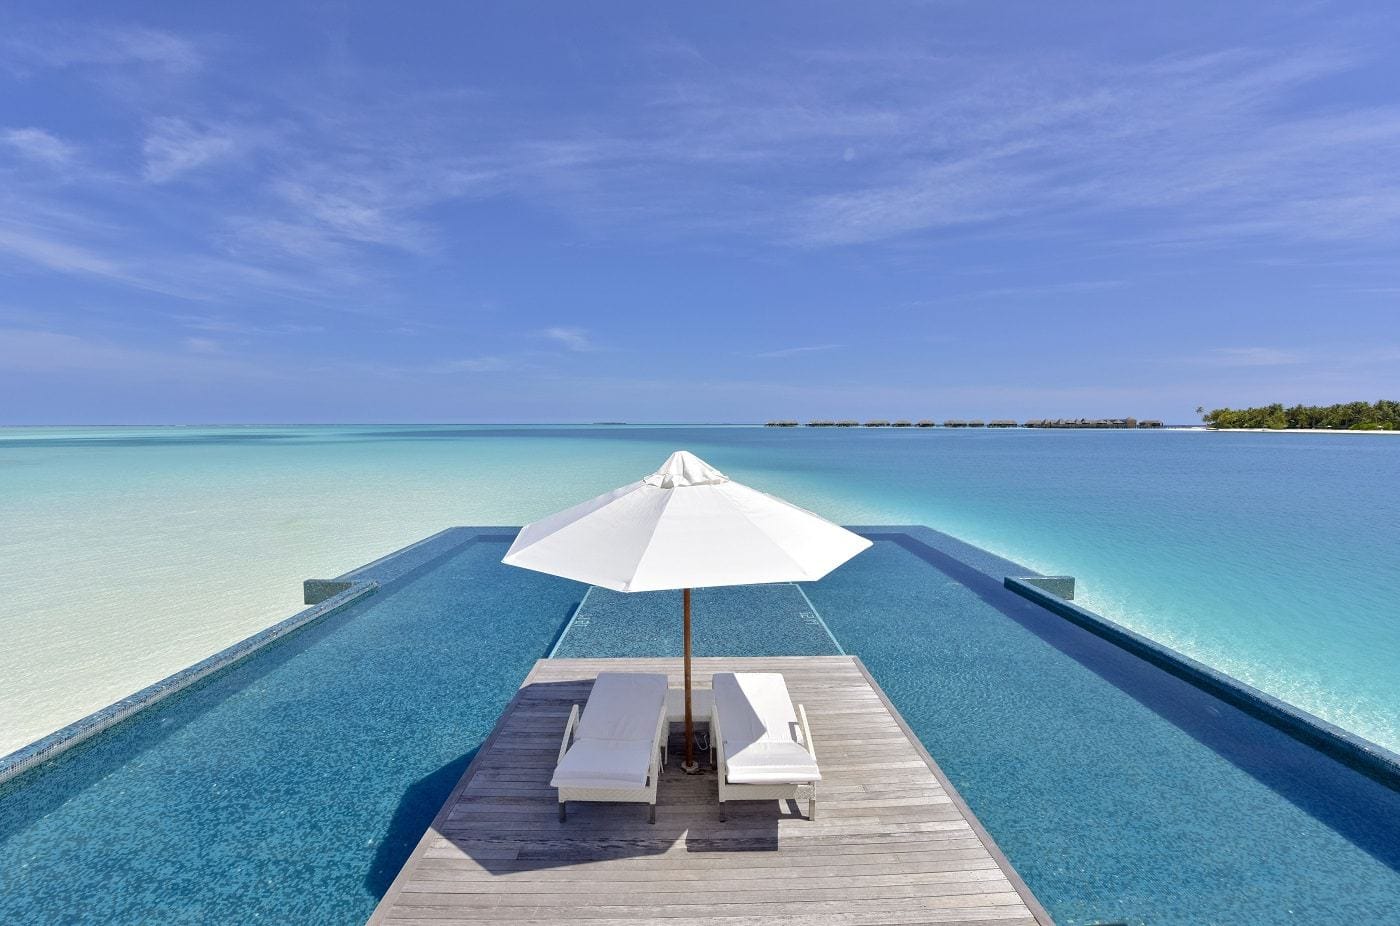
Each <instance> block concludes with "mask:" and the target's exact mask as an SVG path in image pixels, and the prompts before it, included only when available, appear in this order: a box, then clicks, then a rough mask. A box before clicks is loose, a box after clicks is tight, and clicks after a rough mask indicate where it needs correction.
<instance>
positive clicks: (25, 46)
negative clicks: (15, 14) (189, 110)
mask: <svg viewBox="0 0 1400 926" xmlns="http://www.w3.org/2000/svg"><path fill="white" fill-rule="evenodd" d="M0 49H3V50H4V52H5V54H4V56H3V57H0V61H4V62H6V64H7V65H8V68H9V69H10V70H11V72H12V73H21V74H22V73H25V71H26V70H27V69H30V68H69V67H81V66H100V67H113V66H122V65H132V64H136V65H149V66H155V67H159V68H162V69H165V70H169V71H173V72H178V73H184V72H190V71H195V70H198V69H199V68H200V66H201V65H202V64H203V60H204V58H203V55H202V54H201V53H200V51H199V50H198V47H197V45H196V44H195V43H194V42H191V41H190V40H188V39H186V38H184V37H182V36H179V35H175V34H174V33H171V32H167V31H163V30H160V29H149V28H146V27H143V26H133V25H108V24H99V23H81V24H79V23H52V24H45V25H39V26H28V27H24V26H20V27H16V26H14V25H10V26H9V28H8V29H7V34H6V35H5V37H4V38H0Z"/></svg>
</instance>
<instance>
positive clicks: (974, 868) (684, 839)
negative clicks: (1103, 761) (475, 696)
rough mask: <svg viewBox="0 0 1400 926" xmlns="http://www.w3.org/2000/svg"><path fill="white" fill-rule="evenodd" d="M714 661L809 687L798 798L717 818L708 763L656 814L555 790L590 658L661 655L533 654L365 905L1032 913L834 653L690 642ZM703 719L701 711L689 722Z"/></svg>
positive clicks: (900, 919)
mask: <svg viewBox="0 0 1400 926" xmlns="http://www.w3.org/2000/svg"><path fill="white" fill-rule="evenodd" d="M695 669H696V672H695V683H696V686H697V687H708V685H709V683H710V678H711V676H712V675H713V673H714V672H717V671H764V672H781V673H783V675H784V677H785V680H786V681H787V685H788V689H789V691H790V692H791V693H792V695H793V699H794V700H795V701H797V702H799V703H801V704H803V705H805V707H806V710H807V714H808V717H809V720H810V721H811V725H812V736H813V740H814V742H815V743H816V747H817V757H818V762H819V764H820V765H821V768H822V774H823V780H822V782H821V784H820V785H819V786H818V798H819V804H820V810H819V813H818V819H817V820H815V821H812V820H807V819H806V818H805V816H804V814H805V805H797V804H794V803H793V802H780V801H751V802H740V803H732V804H731V805H729V809H728V817H729V821H728V822H727V823H721V822H719V819H718V807H717V804H716V799H715V782H714V774H713V772H712V771H710V772H708V773H707V774H702V775H697V776H686V775H683V774H680V773H679V770H678V769H677V768H676V767H675V765H674V757H675V756H676V755H677V754H678V753H679V751H680V747H681V740H680V737H679V735H678V734H673V736H672V740H671V747H672V756H673V764H672V766H671V767H670V768H668V769H666V770H665V771H664V772H663V775H662V778H661V782H660V787H659V791H658V806H657V822H656V823H655V824H649V823H647V822H646V811H645V808H643V807H639V806H636V805H601V804H571V805H570V814H569V819H568V821H567V822H564V823H560V822H559V820H558V817H557V811H558V804H557V802H556V795H555V792H554V790H553V789H552V788H550V787H549V779H550V777H551V774H552V772H553V768H554V762H555V760H556V757H557V755H558V744H559V737H560V736H561V735H562V732H563V727H564V723H565V720H566V718H567V717H568V713H569V708H570V706H571V705H573V704H581V703H583V702H585V701H586V700H587V697H588V692H589V689H590V687H591V685H592V682H593V679H594V678H595V677H596V676H597V674H598V673H599V672H601V671H629V672H647V671H652V672H664V673H665V674H666V675H667V677H668V678H669V679H670V680H671V684H672V685H673V686H676V687H679V685H680V684H681V680H682V670H681V665H680V662H679V660H674V659H635V660H634V659H627V660H610V659H552V660H541V661H540V662H538V663H536V665H535V667H534V668H533V670H532V671H531V672H530V675H529V677H528V678H527V679H526V680H525V683H524V684H523V685H522V686H521V689H520V691H519V692H517V694H516V697H515V698H514V700H512V702H511V704H510V706H508V707H507V709H506V711H505V712H504V713H503V714H502V716H501V719H500V721H499V722H498V723H497V725H496V729H495V730H494V731H493V732H492V734H491V736H490V737H489V738H488V739H487V741H486V743H484V744H483V745H482V747H481V749H480V750H478V752H477V756H476V758H475V760H474V761H473V763H472V765H471V766H470V767H469V768H468V769H467V772H466V774H465V775H463V777H462V780H461V781H460V782H459V783H458V785H457V787H456V788H455V789H454V791H453V793H452V795H451V796H450V797H449V798H448V800H447V802H446V803H445V804H444V805H443V807H442V809H441V811H440V812H439V813H438V816H437V819H435V820H434V822H433V825H432V826H431V827H430V828H429V830H428V832H427V833H425V834H424V836H423V839H422V840H421V841H420V843H419V845H418V847H417V848H416V849H415V851H414V852H413V854H412V855H411V856H410V858H409V860H408V862H407V863H406V864H405V865H404V867H403V869H402V871H400V872H399V875H398V877H397V878H396V879H395V880H394V883H393V884H392V885H391V887H390V888H389V891H388V892H387V893H386V894H385V896H384V899H383V900H382V901H381V903H380V905H379V907H378V909H376V911H375V913H374V915H373V916H372V917H371V920H370V921H371V923H375V924H380V926H386V924H391V923H392V924H398V926H412V924H420V926H427V924H430V923H431V924H434V926H439V924H445V923H454V922H456V923H473V924H479V923H492V922H497V923H509V924H511V926H546V924H548V926H562V924H565V923H569V922H573V921H577V920H584V921H586V922H587V923H588V924H589V926H623V924H629V926H630V924H635V923H640V922H667V921H671V920H675V919H678V918H680V917H691V918H701V917H703V918H704V919H705V920H706V921H709V920H715V921H718V922H719V923H720V924H721V926H779V924H785V926H786V924H796V923H800V924H802V926H857V924H863V926H913V924H918V923H942V924H945V926H946V924H957V923H967V924H972V923H1018V924H1025V926H1048V924H1049V923H1050V920H1049V918H1048V916H1046V915H1045V914H1044V911H1043V910H1042V909H1041V908H1040V907H1039V904H1037V903H1036V902H1035V900H1034V898H1033V897H1031V896H1030V893H1029V891H1028V890H1027V889H1026V888H1025V886H1024V885H1023V884H1022V883H1021V881H1020V879H1019V878H1018V877H1017V876H1016V875H1015V872H1014V871H1012V870H1011V868H1010V865H1009V864H1008V863H1007V862H1006V860H1005V858H1004V857H1003V856H1001V854H1000V852H998V851H996V848H995V844H994V843H992V842H991V840H990V837H988V836H987V835H986V833H985V831H983V829H982V828H981V825H980V824H978V823H977V821H976V819H975V818H974V817H973V816H972V814H971V812H970V811H969V810H968V808H967V806H966V804H965V803H964V802H963V801H962V799H961V798H960V797H959V796H958V795H957V793H956V792H955V791H954V790H953V788H952V785H951V784H950V783H949V782H948V781H947V778H946V776H944V775H943V774H942V773H941V771H940V770H938V768H937V765H936V764H935V763H934V762H933V760H932V758H931V757H929V756H928V754H927V753H926V752H925V751H924V749H923V747H922V746H921V745H920V744H919V743H918V741H917V740H916V739H915V738H914V737H913V735H912V733H911V732H910V731H909V730H908V728H907V726H906V725H905V724H904V723H903V720H902V719H901V718H900V717H899V716H898V714H897V713H896V712H895V711H894V709H893V708H892V707H891V706H890V704H889V702H888V700H887V699H886V698H885V697H884V693H883V692H881V691H880V690H879V688H878V686H877V685H875V684H874V682H873V680H872V679H870V677H869V676H868V674H867V673H866V672H865V671H864V667H863V666H861V665H860V662H859V660H857V659H855V658H853V657H849V656H821V657H780V658H775V659H764V658H739V659H698V660H696V661H695ZM704 719H705V718H701V720H702V721H703V720H704Z"/></svg>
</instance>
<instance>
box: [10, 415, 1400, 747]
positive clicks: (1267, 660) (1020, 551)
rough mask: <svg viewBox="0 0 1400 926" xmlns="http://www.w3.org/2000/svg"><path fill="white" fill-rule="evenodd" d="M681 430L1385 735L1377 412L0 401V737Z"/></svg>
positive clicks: (578, 484) (1391, 443)
mask: <svg viewBox="0 0 1400 926" xmlns="http://www.w3.org/2000/svg"><path fill="white" fill-rule="evenodd" d="M677 448H686V449H690V450H692V451H694V452H696V453H698V454H700V455H701V456H702V457H705V458H706V459H708V460H709V461H710V462H712V463H713V464H715V465H716V466H718V467H719V468H720V469H722V470H725V471H726V472H728V473H729V474H730V475H732V476H734V477H736V478H739V479H741V480H744V481H746V482H750V483H752V484H754V485H756V486H758V487H760V488H764V489H767V490H769V491H772V492H774V493H777V494H780V495H783V496H785V497H787V498H790V499H792V500H793V501H795V502H798V503H799V504H802V505H805V506H807V507H809V508H812V509H814V510H816V511H819V512H821V513H822V514H824V515H827V516H828V517H831V518H833V519H836V520H840V521H843V522H846V523H862V524H880V523H886V524H904V523H918V524H927V525H929V526H931V527H934V528H937V529H939V530H942V531H945V532H948V533H951V534H954V535H956V536H958V537H961V538H963V539H964V540H967V541H970V542H972V543H974V544H977V545H979V546H982V547H985V548H987V549H989V550H992V551H994V552H997V553H1000V554H1002V555H1005V556H1006V557H1008V558H1010V559H1014V560H1018V561H1020V562H1024V563H1026V564H1028V565H1030V566H1033V567H1034V568H1037V569H1039V570H1041V571H1043V572H1051V573H1068V574H1071V575H1074V576H1076V577H1078V579H1079V583H1080V586H1079V587H1080V595H1079V600H1080V601H1081V602H1082V603H1084V604H1086V605H1088V606H1089V607H1091V608H1094V609H1096V610H1099V611H1101V612H1103V613H1105V614H1107V615H1109V616H1111V617H1114V618H1115V619H1118V620H1120V621H1122V622H1123V623H1125V624H1128V625H1129V626H1131V627H1133V628H1135V629H1137V630H1139V631H1142V632H1143V633H1146V634H1148V635H1149V636H1152V637H1154V638H1155V639H1158V640H1160V641H1162V642H1164V643H1167V644H1168V645H1171V646H1173V647H1176V648H1178V649H1180V650H1182V651H1184V652H1186V653H1188V654H1189V655H1192V656H1194V657H1196V658H1198V659H1201V660H1203V661H1205V662H1207V663H1209V664H1211V665H1214V666H1216V667H1218V668H1221V669H1223V670H1225V671H1227V672H1229V673H1231V674H1233V675H1235V676H1237V677H1239V678H1241V679H1243V680H1245V681H1247V682H1249V683H1250V684H1253V685H1256V686H1258V687H1260V688H1262V689H1264V690H1266V691H1268V692H1270V693H1272V694H1275V695H1278V696H1279V697H1282V698H1284V699H1285V700H1288V701H1290V702H1292V703H1294V704H1297V705H1299V706H1301V707H1303V708H1305V709H1307V710H1310V711H1313V712H1315V713H1317V714H1319V715H1321V716H1323V717H1325V718H1326V719H1328V720H1331V721H1333V722H1335V723H1338V724H1340V725H1341V726H1344V727H1346V728H1348V729H1351V730H1354V731H1356V732H1358V733H1360V734H1362V735H1364V736H1367V737H1369V738H1371V739H1373V740H1375V741H1377V742H1380V743H1382V744H1384V745H1387V746H1389V747H1391V748H1397V747H1400V673H1397V671H1396V668H1395V667H1396V665H1397V664H1400V552H1397V551H1400V491H1398V490H1397V488H1396V487H1397V486H1398V485H1400V438H1395V437H1391V436H1388V435H1350V434H1339V435H1313V434H1247V433H1239V434H1216V433H1205V432H1197V431H1189V432H1188V431H1162V432H1094V431H1084V432H1068V431H1022V430H1017V431H1009V432H1008V431H945V430H942V429H937V430H931V431H925V430H919V431H915V430H907V431H906V430H865V429H860V430H855V431H845V430H804V429H797V430H774V429H763V428H749V427H732V428H731V427H631V428H629V427H543V426H534V427H488V426H472V427H467V426H437V427H422V426H392V427H390V426H354V427H245V428H129V429H126V428H124V429H113V428H92V429H78V428H63V429H58V428H44V429H33V428H29V429H0V591H3V595H4V601H5V616H4V619H3V620H0V752H6V751H9V750H10V749H13V748H17V747H18V746H21V745H23V744H24V743H26V742H28V741H30V740H32V739H35V738H37V737H38V736H41V735H43V734H44V733H47V732H49V731H50V730H52V729H54V728H56V727H58V726H60V725H62V724H64V723H67V722H69V721H71V720H74V719H76V718H77V717H79V716H82V715H83V714H85V713H87V712H89V711H91V710H93V709H96V708H98V707H101V706H103V705H105V704H107V703H110V702H111V701H112V700H115V699H116V698H119V697H121V696H123V695H125V694H128V693H130V692H131V691H134V690H135V689H137V688H140V687H142V686H143V685H145V684H147V683H149V682H151V681H153V680H155V679H157V678H160V677H162V676H164V675H166V674H169V673H170V672H172V671H175V670H177V669H179V668H182V667H184V666H186V665H188V664H190V663H192V662H194V661H196V660H197V659H199V658H202V657H203V656H205V655H208V654H209V653H211V652H214V651H216V650H218V649H220V648H221V647H223V646H225V645H227V644H228V643H230V642H233V641H234V640H237V639H239V638H241V637H243V636H246V635H248V634H249V633H252V632H254V631H256V630H258V629H260V628H262V627H264V626H266V625H267V624H269V623H272V622H273V621H275V620H277V619H279V618H281V617H284V616H286V615H287V614H289V613H290V612H292V611H293V610H295V609H296V608H297V607H298V606H299V597H300V582H301V580H302V579H304V578H308V577H317V576H329V575H335V574H338V573H340V572H344V571H346V570H348V569H350V568H353V567H355V566H357V565H360V564H362V563H364V562H367V561H369V560H371V559H373V558H375V557H377V556H379V555H382V554H383V553H385V552H388V551H390V550H392V549H395V548H398V547H400V546H403V545H405V544H407V543H410V542H412V541H414V540H416V539H419V538H421V537H423V536H425V535H427V534H429V533H432V532H434V531H436V530H439V529H441V528H443V527H447V526H450V525H455V524H484V523H496V524H519V523H523V522H525V521H528V520H531V519H533V518H537V517H539V516H541V515H543V514H546V513H548V512H550V511H553V510H555V509H558V508H560V507H563V506H564V505H567V504H570V503H572V502H575V501H578V500H580V499H583V498H586V497H589V496H591V495H593V494H596V493H598V492H601V491H604V490H606V489H608V488H611V487H613V486H615V485H618V484H621V483H623V482H626V481H629V480H631V479H634V478H637V477H638V476H640V475H643V474H645V473H647V472H650V471H651V470H652V469H654V468H655V467H656V466H657V465H658V464H659V463H660V462H661V461H662V460H663V459H664V458H665V456H666V454H668V453H669V452H670V451H672V450H674V449H677Z"/></svg>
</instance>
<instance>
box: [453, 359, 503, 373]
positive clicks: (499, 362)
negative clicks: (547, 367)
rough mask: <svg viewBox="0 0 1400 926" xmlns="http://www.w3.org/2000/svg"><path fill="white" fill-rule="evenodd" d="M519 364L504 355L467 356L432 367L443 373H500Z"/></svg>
mask: <svg viewBox="0 0 1400 926" xmlns="http://www.w3.org/2000/svg"><path fill="white" fill-rule="evenodd" d="M518 366H519V364H518V363H517V362H516V361H514V360H511V359H509V358H506V357H469V358H466V359H464V360H448V361H446V362H444V363H440V364H437V365H436V366H434V367H433V368H434V369H436V370H439V371H441V372H444V373H502V372H505V371H507V370H514V369H516V368H517V367H518Z"/></svg>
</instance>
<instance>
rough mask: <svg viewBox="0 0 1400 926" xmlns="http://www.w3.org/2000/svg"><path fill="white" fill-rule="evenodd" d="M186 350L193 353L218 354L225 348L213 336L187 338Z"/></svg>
mask: <svg viewBox="0 0 1400 926" xmlns="http://www.w3.org/2000/svg"><path fill="white" fill-rule="evenodd" d="M183 343H184V345H185V350H187V351H189V352H190V353H192V354H217V353H219V352H220V351H222V350H223V347H222V345H220V344H219V342H218V341H216V340H214V339H213V338H185V340H184V342H183Z"/></svg>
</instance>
